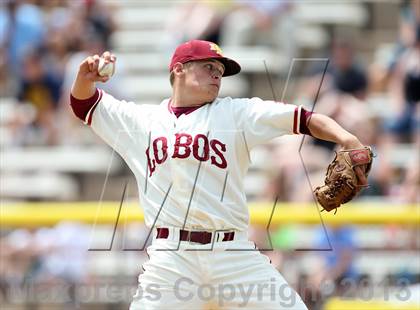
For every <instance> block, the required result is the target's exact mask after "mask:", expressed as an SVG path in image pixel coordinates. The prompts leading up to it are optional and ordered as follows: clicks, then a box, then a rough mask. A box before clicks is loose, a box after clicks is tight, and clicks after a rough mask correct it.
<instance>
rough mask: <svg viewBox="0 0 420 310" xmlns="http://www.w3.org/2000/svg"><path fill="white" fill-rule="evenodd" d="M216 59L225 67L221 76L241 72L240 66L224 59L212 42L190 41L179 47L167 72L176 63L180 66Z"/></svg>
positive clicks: (228, 59)
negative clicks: (193, 61) (194, 61)
mask: <svg viewBox="0 0 420 310" xmlns="http://www.w3.org/2000/svg"><path fill="white" fill-rule="evenodd" d="M204 59H217V60H218V61H220V62H221V63H222V64H223V65H224V66H225V72H224V74H223V76H230V75H234V74H237V73H239V72H240V71H241V66H240V65H239V64H238V63H237V62H236V61H234V60H232V59H230V58H227V57H224V56H223V55H222V50H221V49H220V47H219V46H218V45H217V44H216V43H213V42H209V41H202V40H191V41H188V42H185V43H182V44H181V45H179V46H178V47H177V48H176V50H175V52H174V54H173V56H172V60H171V64H170V65H169V72H172V70H173V68H174V65H175V64H176V63H177V62H180V63H182V64H184V63H186V62H189V61H192V60H204Z"/></svg>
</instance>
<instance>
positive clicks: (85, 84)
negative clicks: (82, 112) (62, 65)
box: [71, 74, 96, 99]
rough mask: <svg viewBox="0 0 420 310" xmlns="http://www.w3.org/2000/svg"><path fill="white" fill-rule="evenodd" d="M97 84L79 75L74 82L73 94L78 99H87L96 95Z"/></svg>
mask: <svg viewBox="0 0 420 310" xmlns="http://www.w3.org/2000/svg"><path fill="white" fill-rule="evenodd" d="M95 91H96V86H95V82H92V81H90V80H87V79H85V78H83V77H82V76H80V74H78V75H77V76H76V79H75V80H74V82H73V86H72V88H71V94H72V96H73V97H75V98H77V99H87V98H90V97H92V96H93V95H94V94H95Z"/></svg>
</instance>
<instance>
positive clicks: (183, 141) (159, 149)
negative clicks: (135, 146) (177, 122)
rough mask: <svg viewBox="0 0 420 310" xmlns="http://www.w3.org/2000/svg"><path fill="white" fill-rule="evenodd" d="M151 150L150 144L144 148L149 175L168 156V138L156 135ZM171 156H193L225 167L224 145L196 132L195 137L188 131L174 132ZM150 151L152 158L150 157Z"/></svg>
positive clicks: (221, 167)
mask: <svg viewBox="0 0 420 310" xmlns="http://www.w3.org/2000/svg"><path fill="white" fill-rule="evenodd" d="M151 147H152V152H150V146H149V147H148V148H147V149H146V157H147V165H148V166H149V176H152V174H153V172H154V171H155V170H156V165H160V164H162V163H164V162H165V161H166V159H167V158H168V140H167V139H166V138H165V137H157V138H155V139H154V140H153V142H152V144H151ZM173 149H174V151H173V154H172V158H181V159H183V158H188V157H190V156H193V157H194V158H195V159H197V160H198V161H208V160H209V159H210V163H211V164H212V165H215V166H216V167H218V168H220V169H225V168H226V167H227V161H226V159H225V157H224V155H223V153H224V152H226V145H225V144H224V143H222V142H220V141H219V140H217V139H211V140H209V139H208V138H207V136H206V135H203V134H197V135H196V136H195V137H193V136H191V135H190V134H188V133H177V134H175V144H174V148H173ZM151 153H152V154H153V158H151Z"/></svg>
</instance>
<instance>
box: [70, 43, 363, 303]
mask: <svg viewBox="0 0 420 310" xmlns="http://www.w3.org/2000/svg"><path fill="white" fill-rule="evenodd" d="M115 63H116V57H115V56H114V55H113V54H111V53H110V52H105V53H103V55H102V56H101V57H100V56H99V55H94V56H91V57H88V58H86V59H85V60H84V61H83V62H82V63H81V64H80V68H79V71H78V74H77V76H76V78H75V81H74V84H73V87H72V90H71V107H72V109H73V111H74V114H75V115H76V116H77V117H78V118H80V119H81V120H82V121H83V122H84V123H85V124H87V125H88V126H90V127H92V129H93V130H94V131H95V133H96V134H98V135H99V136H100V137H101V138H102V139H103V140H104V141H105V142H106V143H108V144H109V145H110V146H111V147H113V148H114V149H115V150H116V151H117V152H118V153H119V154H120V155H121V156H122V158H123V159H124V160H125V161H126V163H127V164H128V166H129V167H130V168H131V170H132V172H133V173H134V175H135V177H136V180H137V184H138V188H139V193H140V197H139V199H140V205H141V206H142V207H143V209H144V214H145V223H146V225H147V226H148V227H149V228H150V229H152V231H153V241H152V244H151V245H150V246H149V247H148V249H147V253H148V255H149V257H150V259H149V261H147V262H146V263H145V264H144V265H143V269H144V272H143V273H141V274H140V276H139V285H138V289H137V293H136V295H135V296H134V298H133V301H132V303H131V307H130V309H133V310H134V309H142V310H144V309H204V307H206V306H208V305H209V304H211V305H212V307H214V308H216V309H295V310H303V309H306V306H305V305H304V303H303V302H302V300H301V298H300V297H299V296H298V294H297V293H296V292H295V291H294V290H293V289H292V288H291V287H290V286H289V285H288V283H287V282H286V281H285V279H284V278H283V277H282V276H281V275H280V273H279V272H278V271H277V270H276V269H275V268H274V267H273V266H272V265H271V264H270V261H269V259H268V258H267V257H266V256H264V255H262V254H261V253H260V252H259V251H258V250H257V249H255V245H254V243H253V242H251V241H249V240H248V226H249V216H248V208H247V203H246V199H245V193H244V185H243V179H244V177H245V174H246V171H247V169H248V166H249V163H250V162H249V154H248V152H249V151H250V150H251V149H252V148H253V147H255V146H256V145H259V144H262V143H265V142H267V141H269V140H270V139H272V138H275V137H278V136H281V135H288V134H292V135H293V134H294V135H298V134H307V135H311V136H314V137H316V138H319V139H323V140H328V141H332V142H335V143H338V144H339V145H341V146H342V148H343V150H345V151H346V153H345V155H346V156H344V155H340V157H338V156H337V158H336V160H335V164H331V165H330V170H331V169H332V170H333V172H328V175H327V178H326V184H325V185H324V186H322V187H320V188H317V190H316V197H317V198H318V201H319V202H320V203H321V205H322V206H323V207H324V208H325V209H326V210H328V211H330V210H332V209H336V208H337V207H339V206H340V205H341V203H344V202H346V201H348V200H350V199H351V198H352V197H353V196H354V195H355V193H357V192H358V191H359V189H360V188H361V187H363V186H365V185H366V184H367V172H368V166H369V164H370V161H371V156H370V155H371V153H370V149H369V148H367V147H364V146H363V145H362V144H361V143H360V141H359V140H358V139H357V138H356V137H355V136H354V135H352V134H350V133H349V132H347V131H346V130H344V129H343V128H342V127H341V126H339V125H338V124H337V123H336V122H335V121H334V120H332V119H331V118H329V117H326V116H324V115H320V114H317V113H310V112H308V111H306V110H305V109H304V108H303V107H300V106H295V105H292V104H285V103H280V102H274V101H264V100H261V99H260V98H231V97H226V98H219V97H218V94H219V90H220V87H221V82H222V78H223V77H227V76H231V75H234V74H237V73H239V72H240V70H241V67H240V65H239V64H238V63H237V62H235V61H234V60H232V59H229V58H226V57H224V56H223V55H222V51H221V49H220V48H219V47H218V46H217V45H216V44H214V43H212V42H208V41H200V40H192V41H189V42H186V43H183V44H181V45H180V46H178V47H177V48H176V50H175V52H174V54H173V56H172V60H171V62H170V65H169V72H170V83H171V85H172V96H171V97H170V98H168V99H164V100H163V101H162V102H161V103H160V104H159V105H140V104H135V103H133V102H126V101H123V100H119V99H117V98H114V97H113V96H112V95H111V94H108V93H106V92H104V91H103V90H101V89H100V88H97V87H96V82H106V81H108V80H109V79H110V77H111V75H112V73H113V72H114V69H115V67H114V66H115ZM104 72H105V73H104ZM340 158H343V159H341V161H342V162H337V161H339V160H340Z"/></svg>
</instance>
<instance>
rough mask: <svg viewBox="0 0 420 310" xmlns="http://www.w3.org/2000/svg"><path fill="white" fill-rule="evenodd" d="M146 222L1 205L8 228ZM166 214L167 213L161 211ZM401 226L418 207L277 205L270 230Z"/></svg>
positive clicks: (111, 210) (0, 219) (79, 210)
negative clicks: (279, 227) (282, 227)
mask: <svg viewBox="0 0 420 310" xmlns="http://www.w3.org/2000/svg"><path fill="white" fill-rule="evenodd" d="M249 210H250V218H251V223H253V224H259V225H262V226H267V225H268V223H269V220H270V215H271V214H272V210H273V205H272V204H270V203H252V204H250V205H249ZM119 212H120V217H119V223H120V224H123V223H126V222H133V221H141V222H142V221H143V219H144V218H143V211H142V209H141V208H140V206H139V205H138V204H137V203H136V202H125V203H124V204H123V205H122V207H121V210H120V203H119V202H102V203H99V202H68V203H62V202H44V203H1V204H0V225H1V228H5V227H20V226H22V227H37V226H49V225H54V224H56V223H58V222H60V221H64V220H66V221H78V222H85V223H95V222H96V223H98V224H115V223H116V220H117V218H118V214H119ZM162 212H164V209H163V210H162ZM321 217H322V220H323V221H324V223H326V224H329V225H344V224H361V225H364V224H366V225H368V224H377V225H383V224H392V223H394V224H402V225H420V207H419V206H418V205H415V204H412V205H410V204H409V205H395V204H378V203H352V204H348V205H345V206H343V207H341V208H340V209H339V210H338V212H337V214H336V215H334V214H333V212H330V213H328V212H321V213H319V212H318V210H317V206H316V204H314V203H302V204H299V203H278V204H277V205H276V207H275V210H274V213H273V216H272V219H271V225H270V227H274V226H276V225H279V224H290V223H295V224H314V225H317V224H321Z"/></svg>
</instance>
